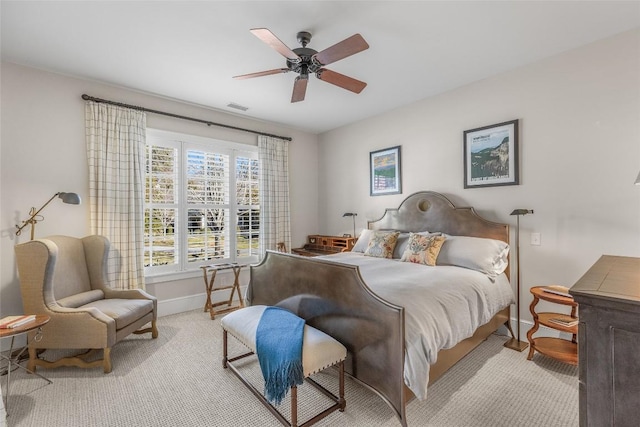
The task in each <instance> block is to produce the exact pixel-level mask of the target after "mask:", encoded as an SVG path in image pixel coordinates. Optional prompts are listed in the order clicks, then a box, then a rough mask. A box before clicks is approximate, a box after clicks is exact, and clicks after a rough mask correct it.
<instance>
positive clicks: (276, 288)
mask: <svg viewBox="0 0 640 427" xmlns="http://www.w3.org/2000/svg"><path fill="white" fill-rule="evenodd" d="M368 228H369V229H374V230H387V229H388V230H399V231H407V232H408V231H424V230H428V231H441V232H444V233H447V234H451V235H463V236H473V237H486V238H492V239H497V240H502V241H505V242H507V243H508V242H509V226H508V225H507V224H500V223H495V222H491V221H487V220H485V219H483V218H481V217H480V216H479V215H478V214H477V213H476V212H475V211H474V209H473V208H469V207H464V208H457V207H455V206H454V205H453V203H451V202H450V201H449V200H448V199H447V198H446V197H445V196H444V195H442V194H439V193H435V192H430V191H423V192H418V193H414V194H412V195H410V196H409V197H407V198H406V199H405V200H404V201H403V202H402V203H401V204H400V206H399V207H398V208H397V209H387V210H386V211H385V213H384V215H383V216H382V217H381V218H380V219H378V220H376V221H369V222H368ZM506 273H507V275H509V270H508V269H507V271H506ZM250 275H251V278H250V282H249V287H248V291H247V303H248V304H249V305H256V304H264V305H276V306H279V307H283V308H286V309H288V310H290V311H292V312H293V313H295V314H296V315H298V316H300V317H302V318H304V319H305V320H306V322H307V323H308V324H309V325H311V326H313V327H314V328H317V329H319V330H321V331H324V332H325V333H327V334H329V335H330V336H332V337H334V338H336V339H337V340H338V341H340V342H341V343H342V344H344V346H345V347H347V350H348V356H347V361H346V363H345V370H346V372H347V373H348V374H349V375H350V376H352V377H353V378H355V379H356V380H358V381H359V382H360V383H362V384H364V385H365V386H367V387H368V388H370V389H371V390H373V391H374V392H376V393H377V394H378V395H379V396H380V397H382V399H384V401H385V402H387V404H389V406H391V408H392V409H393V410H394V413H395V414H396V416H397V417H398V418H399V420H400V423H401V424H402V425H403V426H406V425H407V418H406V410H405V409H406V405H407V403H408V401H409V400H410V399H411V398H412V396H413V395H412V393H411V391H410V390H409V389H408V388H406V386H405V385H404V356H405V343H404V327H405V326H404V308H403V307H399V306H396V305H394V304H391V303H389V302H387V301H385V300H383V299H382V298H380V297H378V296H377V295H376V294H375V293H373V291H371V289H369V287H368V286H367V284H366V283H365V282H364V281H363V279H362V276H361V275H360V272H359V270H358V267H356V266H351V265H346V264H340V263H335V262H330V261H326V260H321V259H314V258H307V257H302V256H298V255H292V254H284V253H279V252H271V251H268V252H267V253H266V256H265V257H264V259H263V260H262V262H261V263H260V264H258V265H255V266H252V267H251V273H250ZM509 310H510V307H507V308H505V309H504V310H502V311H501V312H499V313H498V314H497V315H496V316H494V318H493V319H492V320H491V321H489V322H488V323H487V324H485V325H483V326H481V327H480V328H478V329H477V330H476V332H475V334H474V335H473V336H472V337H470V338H467V339H466V340H464V341H462V342H460V343H459V344H458V345H456V346H455V347H453V348H451V349H446V350H441V351H440V352H439V353H438V361H437V362H436V363H435V364H434V365H432V366H431V369H430V375H429V382H430V383H432V382H433V381H435V380H436V379H437V378H438V377H440V376H441V375H442V374H443V373H444V372H445V371H446V370H447V369H449V368H450V367H451V366H453V365H454V364H455V363H457V362H458V361H459V360H460V359H462V357H464V356H465V355H466V354H468V353H469V352H470V351H471V350H473V349H474V348H475V347H476V346H477V345H478V344H480V343H481V342H482V341H483V340H485V339H486V338H487V337H488V336H489V335H490V334H491V333H493V332H494V331H496V330H497V329H498V328H499V327H500V326H502V325H506V326H507V328H508V329H509V331H510V332H511V335H512V336H513V331H512V330H511V326H510V324H509ZM347 400H348V399H347Z"/></svg>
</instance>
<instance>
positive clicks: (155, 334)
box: [151, 320, 158, 339]
mask: <svg viewBox="0 0 640 427" xmlns="http://www.w3.org/2000/svg"><path fill="white" fill-rule="evenodd" d="M151 338H153V339H156V338H158V327H157V326H156V321H155V320H152V321H151Z"/></svg>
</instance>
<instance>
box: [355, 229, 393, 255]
mask: <svg viewBox="0 0 640 427" xmlns="http://www.w3.org/2000/svg"><path fill="white" fill-rule="evenodd" d="M398 234H400V233H397V232H392V233H390V232H388V231H375V232H374V233H373V234H372V235H371V238H370V239H369V245H368V246H367V250H365V251H364V255H366V256H372V257H377V258H392V257H393V249H394V248H395V247H396V243H397V242H398Z"/></svg>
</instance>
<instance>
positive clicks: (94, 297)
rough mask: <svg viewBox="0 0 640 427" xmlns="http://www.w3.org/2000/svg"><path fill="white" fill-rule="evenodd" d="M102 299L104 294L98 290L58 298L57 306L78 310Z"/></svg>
mask: <svg viewBox="0 0 640 427" xmlns="http://www.w3.org/2000/svg"><path fill="white" fill-rule="evenodd" d="M101 299H104V292H102V291H101V290H99V289H96V290H94V291H87V292H81V293H79V294H76V295H69V296H68V297H66V298H62V299H60V298H58V299H57V301H58V304H59V305H60V306H62V307H67V308H78V307H80V306H83V305H86V304H89V303H92V302H94V301H98V300H101Z"/></svg>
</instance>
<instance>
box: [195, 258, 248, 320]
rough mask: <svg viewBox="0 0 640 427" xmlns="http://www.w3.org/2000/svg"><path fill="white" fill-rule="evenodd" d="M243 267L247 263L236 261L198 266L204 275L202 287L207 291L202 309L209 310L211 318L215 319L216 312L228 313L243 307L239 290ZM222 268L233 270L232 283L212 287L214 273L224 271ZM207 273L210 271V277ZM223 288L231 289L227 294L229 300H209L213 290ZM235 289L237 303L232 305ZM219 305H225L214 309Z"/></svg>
mask: <svg viewBox="0 0 640 427" xmlns="http://www.w3.org/2000/svg"><path fill="white" fill-rule="evenodd" d="M244 267H247V264H237V263H232V264H212V265H203V266H202V267H200V268H202V273H203V275H204V287H205V290H206V291H207V302H206V303H205V304H204V311H209V315H210V316H211V319H215V317H216V314H223V313H228V312H230V311H233V310H237V309H239V308H242V307H244V300H243V299H242V293H241V292H240V271H241V270H242V268H244ZM224 270H233V275H234V279H233V285H231V286H221V287H218V288H216V287H214V282H215V280H216V273H217V272H218V271H224ZM209 273H211V277H208V274H209ZM225 289H231V295H229V300H228V301H220V302H216V303H214V302H213V301H212V300H211V294H212V293H213V291H222V290H225ZM236 291H237V292H238V301H239V305H233V296H234V294H235V293H236ZM220 305H226V307H224V308H222V309H220V310H216V309H215V307H218V306H220Z"/></svg>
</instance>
